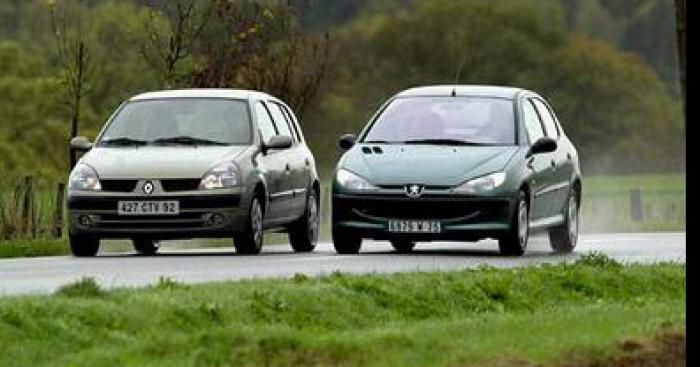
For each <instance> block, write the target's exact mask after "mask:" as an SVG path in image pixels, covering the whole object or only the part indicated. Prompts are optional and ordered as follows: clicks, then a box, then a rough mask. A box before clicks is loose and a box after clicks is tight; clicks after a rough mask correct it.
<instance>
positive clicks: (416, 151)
mask: <svg viewBox="0 0 700 367" xmlns="http://www.w3.org/2000/svg"><path fill="white" fill-rule="evenodd" d="M365 148H370V149H376V148H379V149H380V150H381V153H376V152H373V153H370V154H368V153H366V152H363V150H366V149H365ZM517 150H518V147H516V146H458V147H455V146H434V145H386V144H384V145H377V144H371V145H358V146H355V147H353V149H351V150H350V151H348V152H347V155H346V156H345V158H344V160H343V162H342V163H341V165H342V167H343V168H345V169H347V170H350V171H352V172H354V173H357V174H359V175H361V176H363V177H365V178H366V179H368V180H369V181H370V182H371V183H372V184H375V185H380V186H382V185H386V186H391V185H404V184H409V183H416V184H423V185H429V186H456V185H459V184H460V183H462V182H464V181H466V180H469V179H472V178H476V177H479V176H482V175H486V174H489V173H492V172H497V171H501V170H503V169H504V168H505V166H506V164H507V163H508V161H509V160H510V159H511V157H513V155H514V154H515V152H516V151H517Z"/></svg>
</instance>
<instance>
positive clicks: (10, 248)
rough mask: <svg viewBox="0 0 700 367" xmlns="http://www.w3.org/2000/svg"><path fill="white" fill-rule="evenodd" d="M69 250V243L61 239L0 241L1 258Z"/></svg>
mask: <svg viewBox="0 0 700 367" xmlns="http://www.w3.org/2000/svg"><path fill="white" fill-rule="evenodd" d="M68 252H69V250H68V243H67V242H66V241H65V240H60V239H59V240H49V239H39V240H12V241H0V258H11V257H38V256H56V255H66V254H68ZM0 279H2V276H0Z"/></svg>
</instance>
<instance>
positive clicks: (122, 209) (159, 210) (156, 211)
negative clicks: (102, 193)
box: [118, 201, 180, 215]
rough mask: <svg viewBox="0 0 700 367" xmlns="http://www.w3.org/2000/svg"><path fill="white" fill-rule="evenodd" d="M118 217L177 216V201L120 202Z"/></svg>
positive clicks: (178, 207)
mask: <svg viewBox="0 0 700 367" xmlns="http://www.w3.org/2000/svg"><path fill="white" fill-rule="evenodd" d="M118 211H119V215H178V214H180V202H178V201H120V202H119V207H118Z"/></svg>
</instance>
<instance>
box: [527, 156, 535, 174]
mask: <svg viewBox="0 0 700 367" xmlns="http://www.w3.org/2000/svg"><path fill="white" fill-rule="evenodd" d="M534 161H535V157H530V159H528V160H527V168H529V169H531V170H533V171H534V170H535V167H533V166H532V163H533V162H534Z"/></svg>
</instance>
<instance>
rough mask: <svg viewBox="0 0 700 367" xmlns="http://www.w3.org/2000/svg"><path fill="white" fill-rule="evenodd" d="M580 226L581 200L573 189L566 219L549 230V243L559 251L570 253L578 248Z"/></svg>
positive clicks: (555, 250) (553, 248)
mask: <svg viewBox="0 0 700 367" xmlns="http://www.w3.org/2000/svg"><path fill="white" fill-rule="evenodd" d="M578 227H579V200H578V195H577V194H576V191H573V190H572V191H571V194H569V200H568V204H567V207H566V213H565V221H564V224H562V225H561V226H558V227H555V228H553V229H551V230H550V231H549V243H550V245H551V246H552V250H554V252H557V253H561V254H565V253H570V252H572V251H573V250H574V248H576V242H578Z"/></svg>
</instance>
